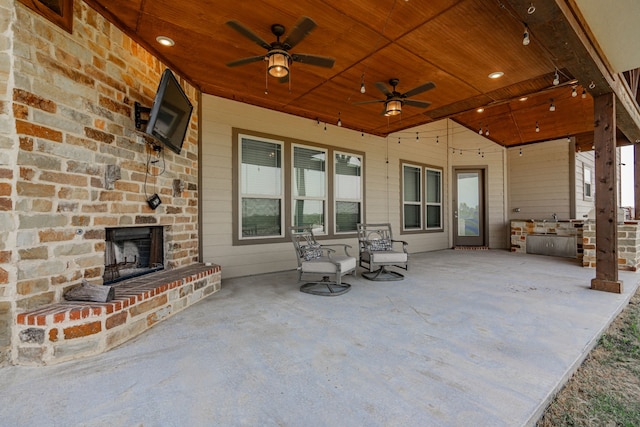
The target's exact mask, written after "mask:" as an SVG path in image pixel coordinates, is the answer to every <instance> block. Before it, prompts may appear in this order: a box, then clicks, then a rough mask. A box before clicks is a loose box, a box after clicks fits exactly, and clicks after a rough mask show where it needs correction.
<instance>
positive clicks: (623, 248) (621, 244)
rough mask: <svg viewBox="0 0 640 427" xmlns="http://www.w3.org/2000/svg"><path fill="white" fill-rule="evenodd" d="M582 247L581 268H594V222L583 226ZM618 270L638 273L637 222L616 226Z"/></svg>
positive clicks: (639, 232) (639, 235)
mask: <svg viewBox="0 0 640 427" xmlns="http://www.w3.org/2000/svg"><path fill="white" fill-rule="evenodd" d="M583 246H584V258H583V260H582V266H583V267H591V268H595V266H596V224H595V223H594V222H588V223H586V224H585V225H584V235H583ZM618 268H619V269H620V270H627V271H638V268H640V224H639V223H638V222H637V221H625V223H624V224H618Z"/></svg>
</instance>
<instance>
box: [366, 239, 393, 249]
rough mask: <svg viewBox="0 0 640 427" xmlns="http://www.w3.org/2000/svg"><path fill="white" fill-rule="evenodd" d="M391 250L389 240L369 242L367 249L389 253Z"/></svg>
mask: <svg viewBox="0 0 640 427" xmlns="http://www.w3.org/2000/svg"><path fill="white" fill-rule="evenodd" d="M391 248H392V245H391V241H390V240H389V239H374V240H369V249H371V250H372V251H390V250H391Z"/></svg>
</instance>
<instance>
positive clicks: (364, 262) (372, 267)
mask: <svg viewBox="0 0 640 427" xmlns="http://www.w3.org/2000/svg"><path fill="white" fill-rule="evenodd" d="M400 245H401V246H402V248H400ZM394 247H395V248H394ZM358 248H359V250H360V267H363V268H366V269H368V270H369V271H367V272H364V273H362V276H363V277H364V278H365V279H369V280H379V281H387V280H402V279H404V275H403V274H400V273H398V272H396V271H392V270H388V269H387V267H398V268H401V269H404V270H409V252H407V242H405V241H404V240H394V239H393V234H392V233H391V224H389V223H385V224H358Z"/></svg>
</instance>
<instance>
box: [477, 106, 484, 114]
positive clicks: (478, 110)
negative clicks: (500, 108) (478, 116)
mask: <svg viewBox="0 0 640 427" xmlns="http://www.w3.org/2000/svg"><path fill="white" fill-rule="evenodd" d="M476 111H477V112H478V113H482V112H483V111H484V108H482V107H480V108H478V109H477V110H476Z"/></svg>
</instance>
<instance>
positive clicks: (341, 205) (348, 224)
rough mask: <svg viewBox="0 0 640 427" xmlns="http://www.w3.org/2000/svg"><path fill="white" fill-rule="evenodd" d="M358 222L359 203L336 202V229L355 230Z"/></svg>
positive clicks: (342, 230) (340, 230)
mask: <svg viewBox="0 0 640 427" xmlns="http://www.w3.org/2000/svg"><path fill="white" fill-rule="evenodd" d="M359 222H360V203H353V202H336V231H337V232H338V233H339V232H345V231H356V229H357V228H356V225H357V224H358V223H359Z"/></svg>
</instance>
